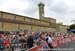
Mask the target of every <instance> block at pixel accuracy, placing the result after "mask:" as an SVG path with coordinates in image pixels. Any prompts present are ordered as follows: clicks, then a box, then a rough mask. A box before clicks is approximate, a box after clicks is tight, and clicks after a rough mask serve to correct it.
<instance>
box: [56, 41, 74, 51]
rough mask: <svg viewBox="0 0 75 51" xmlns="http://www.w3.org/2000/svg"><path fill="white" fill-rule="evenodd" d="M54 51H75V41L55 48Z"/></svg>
mask: <svg viewBox="0 0 75 51" xmlns="http://www.w3.org/2000/svg"><path fill="white" fill-rule="evenodd" d="M55 51H75V41H71V42H68V43H66V44H64V45H61V46H59V47H58V48H56V50H55Z"/></svg>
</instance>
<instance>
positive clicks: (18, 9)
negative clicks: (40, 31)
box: [0, 0, 75, 24]
mask: <svg viewBox="0 0 75 51" xmlns="http://www.w3.org/2000/svg"><path fill="white" fill-rule="evenodd" d="M39 1H40V0H0V10H1V11H7V12H11V13H16V14H20V15H25V16H29V17H33V18H39V14H38V13H39V12H38V5H37V4H38V3H39ZM42 2H43V3H44V4H45V16H46V17H52V18H55V19H57V22H63V23H64V24H71V20H73V19H75V1H74V0H42Z"/></svg>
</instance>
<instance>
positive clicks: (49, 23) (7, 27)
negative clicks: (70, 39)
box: [0, 3, 66, 32]
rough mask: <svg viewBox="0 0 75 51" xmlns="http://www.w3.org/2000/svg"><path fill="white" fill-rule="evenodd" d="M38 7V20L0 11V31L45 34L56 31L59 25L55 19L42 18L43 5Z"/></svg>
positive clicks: (40, 4)
mask: <svg viewBox="0 0 75 51" xmlns="http://www.w3.org/2000/svg"><path fill="white" fill-rule="evenodd" d="M38 6H39V17H40V19H34V18H30V17H27V16H21V15H17V14H12V13H7V12H3V11H0V31H17V30H20V29H22V30H31V31H47V32H55V31H57V27H59V26H60V25H59V26H57V23H56V19H53V18H46V17H44V6H45V5H44V4H43V3H39V4H38ZM58 30H59V29H58ZM65 30H66V29H65Z"/></svg>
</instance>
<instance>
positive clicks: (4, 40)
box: [0, 30, 72, 51]
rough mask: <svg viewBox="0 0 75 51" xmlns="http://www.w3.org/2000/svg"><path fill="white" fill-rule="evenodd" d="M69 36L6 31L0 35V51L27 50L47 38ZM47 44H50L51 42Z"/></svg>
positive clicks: (59, 33) (52, 33) (53, 33)
mask: <svg viewBox="0 0 75 51" xmlns="http://www.w3.org/2000/svg"><path fill="white" fill-rule="evenodd" d="M69 35H70V34H68V33H61V32H32V31H22V30H21V31H14V32H9V31H7V32H5V33H0V50H7V51H14V50H16V49H18V48H19V49H24V50H27V49H30V48H32V47H34V46H38V45H40V44H42V43H44V42H47V37H49V36H50V37H51V39H54V38H55V37H61V38H66V37H67V36H69ZM71 35H72V34H71ZM49 39H50V38H49ZM48 42H49V43H52V40H50V41H48ZM49 45H50V44H49Z"/></svg>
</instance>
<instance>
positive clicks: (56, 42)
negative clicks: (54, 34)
mask: <svg viewBox="0 0 75 51" xmlns="http://www.w3.org/2000/svg"><path fill="white" fill-rule="evenodd" d="M52 41H53V42H52V46H53V47H58V46H59V45H61V44H65V43H67V42H70V41H75V36H70V37H67V38H54V39H53V40H52ZM45 46H47V43H45V44H43V45H40V46H37V47H34V48H31V49H29V50H27V51H43V50H44V47H45ZM47 49H48V48H47Z"/></svg>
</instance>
